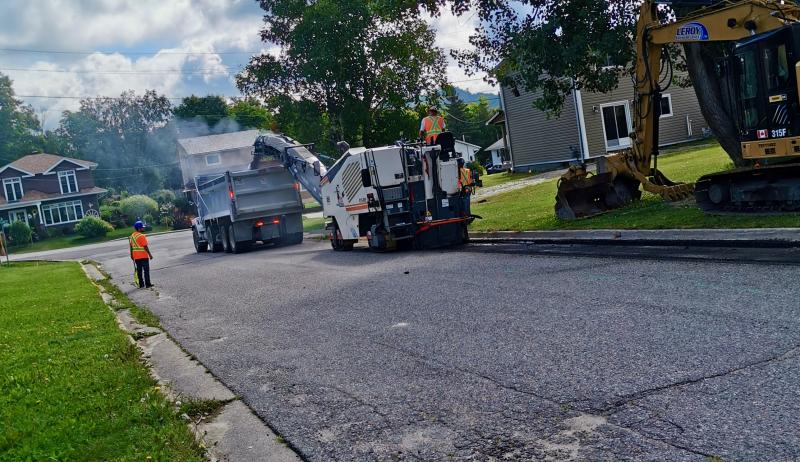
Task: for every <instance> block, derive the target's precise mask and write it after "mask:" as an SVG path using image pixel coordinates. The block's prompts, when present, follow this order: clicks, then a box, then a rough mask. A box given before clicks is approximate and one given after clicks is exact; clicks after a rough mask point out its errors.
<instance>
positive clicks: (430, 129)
mask: <svg viewBox="0 0 800 462" xmlns="http://www.w3.org/2000/svg"><path fill="white" fill-rule="evenodd" d="M445 128H446V127H445V123H444V117H442V116H440V115H439V109H437V108H436V107H435V106H431V107H429V108H428V116H427V117H425V118H423V119H422V123H421V124H420V126H419V137H420V138H423V139H424V140H425V144H427V145H429V146H432V145H434V144H436V138H438V137H439V134H440V133H442V132H443V131H444V130H445Z"/></svg>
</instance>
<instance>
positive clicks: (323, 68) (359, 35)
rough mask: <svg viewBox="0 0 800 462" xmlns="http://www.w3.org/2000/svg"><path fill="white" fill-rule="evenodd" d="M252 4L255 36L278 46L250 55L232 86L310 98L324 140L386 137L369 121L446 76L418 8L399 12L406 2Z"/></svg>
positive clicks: (272, 0) (274, 0)
mask: <svg viewBox="0 0 800 462" xmlns="http://www.w3.org/2000/svg"><path fill="white" fill-rule="evenodd" d="M259 3H260V5H261V8H262V9H263V10H264V11H265V12H266V14H265V16H264V22H265V27H264V29H263V30H262V31H261V38H262V40H264V41H265V42H268V43H274V44H277V45H278V46H279V47H280V48H281V53H280V54H279V55H277V56H276V55H272V54H266V55H261V56H256V57H254V58H252V59H251V61H250V63H249V64H248V66H247V67H246V68H245V70H244V71H243V72H242V73H240V74H239V75H238V76H237V79H236V82H237V86H238V87H239V89H240V90H241V91H242V92H243V93H245V94H247V95H257V96H261V97H262V98H264V99H265V100H270V99H273V98H275V97H279V96H281V97H283V98H290V99H293V100H295V101H298V100H299V101H302V104H303V105H307V104H314V105H316V106H317V109H316V111H311V113H313V112H318V113H320V114H323V115H324V118H325V119H326V121H327V124H328V132H329V133H328V136H329V140H328V142H329V143H330V144H332V143H334V142H335V141H338V140H341V139H346V140H347V141H349V142H350V143H351V144H353V145H358V144H366V145H374V144H376V143H379V142H381V141H385V140H384V139H383V137H384V136H386V130H385V127H375V126H374V125H375V123H376V121H377V120H379V119H381V118H383V119H391V117H384V116H383V115H382V114H383V113H384V112H387V111H388V112H389V113H393V114H394V115H398V114H402V113H403V111H404V110H405V109H406V108H407V106H408V104H409V103H412V104H413V103H416V102H418V101H420V100H421V98H423V97H424V96H425V95H426V93H428V92H432V91H434V90H435V89H436V88H438V87H440V86H441V84H442V83H443V82H444V80H445V78H444V75H443V72H442V70H443V69H444V56H443V53H442V50H440V49H439V48H436V47H433V46H432V44H433V42H434V39H435V36H434V34H433V32H432V31H431V30H430V29H429V27H428V26H427V24H426V23H425V22H424V21H422V20H421V19H420V18H419V15H418V14H417V15H416V16H414V15H407V14H398V12H400V11H401V10H406V9H408V8H407V7H405V6H403V7H402V8H400V9H398V8H397V7H396V6H394V5H393V4H392V2H389V1H386V0H318V1H315V2H301V1H296V0H260V2H259ZM411 10H413V8H411ZM284 102H285V100H284ZM285 106H286V104H284V107H285ZM280 118H281V117H280V116H279V117H278V119H280ZM397 136H398V134H397V133H395V135H394V138H396V137H397ZM376 137H378V138H380V139H378V138H376Z"/></svg>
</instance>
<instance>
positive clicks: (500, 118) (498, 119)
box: [486, 111, 506, 125]
mask: <svg viewBox="0 0 800 462" xmlns="http://www.w3.org/2000/svg"><path fill="white" fill-rule="evenodd" d="M505 123H506V116H505V113H504V112H503V111H497V112H495V113H494V115H492V116H491V117H490V118H489V120H487V121H486V125H500V124H505Z"/></svg>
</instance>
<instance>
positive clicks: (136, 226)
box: [133, 221, 144, 229]
mask: <svg viewBox="0 0 800 462" xmlns="http://www.w3.org/2000/svg"><path fill="white" fill-rule="evenodd" d="M133 228H134V229H142V228H144V223H142V222H141V221H137V222H136V223H134V224H133Z"/></svg>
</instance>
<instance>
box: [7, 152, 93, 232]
mask: <svg viewBox="0 0 800 462" xmlns="http://www.w3.org/2000/svg"><path fill="white" fill-rule="evenodd" d="M95 168H97V164H96V163H94V162H89V161H87V160H81V159H72V158H70V157H62V156H57V155H54V154H31V155H29V156H25V157H22V158H20V159H17V160H15V161H14V162H11V163H10V164H8V165H5V166H3V167H0V181H2V184H3V194H2V196H0V221H3V222H8V223H12V222H14V221H24V222H26V223H28V225H30V226H31V228H33V229H39V230H41V229H44V228H65V227H72V226H73V225H74V224H75V223H76V222H78V221H80V219H81V218H83V217H84V216H85V215H95V216H99V207H98V201H97V198H98V196H99V195H100V194H103V193H105V192H106V190H105V189H102V188H98V187H97V186H95V184H94V178H93V177H92V172H91V171H92V170H93V169H95Z"/></svg>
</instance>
